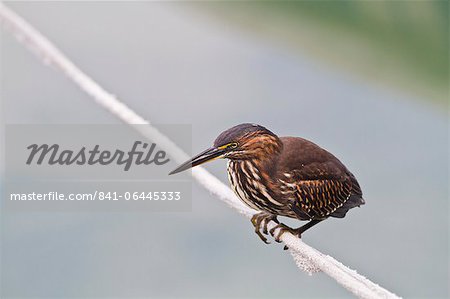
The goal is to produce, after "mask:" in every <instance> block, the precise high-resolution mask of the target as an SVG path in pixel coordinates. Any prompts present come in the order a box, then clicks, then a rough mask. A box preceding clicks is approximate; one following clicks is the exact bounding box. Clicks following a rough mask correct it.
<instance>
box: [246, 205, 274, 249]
mask: <svg viewBox="0 0 450 299" xmlns="http://www.w3.org/2000/svg"><path fill="white" fill-rule="evenodd" d="M271 220H273V221H275V222H276V223H279V222H278V219H277V216H275V215H273V214H270V213H267V212H260V213H257V214H255V215H253V216H252V219H251V221H252V224H253V226H254V227H255V233H256V234H257V235H258V236H259V238H260V239H261V240H262V241H263V242H264V243H266V244H270V242H268V241H267V238H266V237H264V236H263V234H262V233H261V223H262V232H263V233H264V234H266V235H267V224H268V223H269V222H270V221H271Z"/></svg>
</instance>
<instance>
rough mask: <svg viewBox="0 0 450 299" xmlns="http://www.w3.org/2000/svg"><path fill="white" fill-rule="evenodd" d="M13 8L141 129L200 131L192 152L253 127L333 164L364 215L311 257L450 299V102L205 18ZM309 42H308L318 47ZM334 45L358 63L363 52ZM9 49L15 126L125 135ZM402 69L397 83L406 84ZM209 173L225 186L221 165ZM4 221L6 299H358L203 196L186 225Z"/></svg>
mask: <svg viewBox="0 0 450 299" xmlns="http://www.w3.org/2000/svg"><path fill="white" fill-rule="evenodd" d="M8 5H10V7H12V8H14V9H16V11H17V12H18V13H19V14H21V15H22V16H24V17H25V18H26V19H27V20H28V21H29V22H30V23H31V24H33V25H35V26H36V27H37V28H38V29H39V30H41V31H42V32H43V33H44V34H45V35H46V36H48V38H50V40H52V41H54V42H55V44H56V45H57V46H59V47H60V48H61V49H62V50H63V51H64V52H65V53H66V54H67V55H68V56H69V57H70V58H71V59H73V61H74V62H75V63H76V64H77V65H78V66H79V67H80V68H81V69H82V70H84V71H86V72H87V74H89V75H90V76H92V77H93V78H94V79H95V80H96V81H97V82H99V83H100V84H101V85H102V86H104V87H105V88H106V89H107V90H109V91H111V92H113V93H115V94H117V96H119V97H120V98H121V99H123V100H124V101H125V102H126V103H127V105H129V106H130V107H131V108H133V109H135V110H136V111H137V112H138V113H140V114H141V115H143V116H144V117H145V118H146V119H149V120H150V121H151V122H154V123H167V124H177V123H185V124H192V129H193V143H192V150H193V151H194V152H198V151H200V150H203V149H204V148H206V147H208V146H209V145H210V144H211V143H212V141H213V140H214V138H215V137H216V135H218V133H220V132H221V131H222V130H224V129H226V128H228V127H230V126H233V125H235V124H238V123H242V122H255V123H260V124H262V125H264V126H266V127H268V128H269V129H271V130H272V131H273V132H275V133H277V134H279V135H282V136H288V135H292V136H302V137H305V138H308V139H311V140H313V141H314V142H316V143H318V144H319V145H321V146H323V147H325V148H326V149H328V150H330V151H331V152H333V153H334V154H335V155H336V156H338V157H339V158H340V159H341V160H342V161H343V162H344V163H345V164H346V165H347V166H348V167H349V169H350V170H351V171H352V172H353V173H354V174H355V175H356V176H357V177H358V179H359V181H360V183H361V186H362V188H363V191H364V194H365V198H366V203H367V204H366V205H365V206H364V207H362V208H361V209H355V210H352V211H350V212H349V214H348V215H347V217H346V218H345V219H343V220H339V219H330V220H327V221H326V222H324V223H322V224H320V225H318V226H317V227H315V228H314V229H311V231H308V233H306V234H305V235H304V240H305V242H307V243H308V244H310V245H312V246H314V247H316V248H318V249H319V250H321V251H322V252H324V253H327V254H330V255H332V256H334V257H335V258H337V259H338V260H340V261H342V262H343V263H344V264H346V265H348V266H350V267H352V268H354V269H357V270H358V271H359V272H360V273H362V274H364V275H366V276H367V277H368V278H370V279H372V280H373V281H375V282H377V283H380V284H381V285H382V286H384V287H386V288H387V289H389V290H392V291H394V292H396V293H398V294H399V295H401V296H405V297H419V298H445V297H447V296H448V252H449V245H448V244H449V243H448V241H449V239H448V232H449V222H448V213H449V209H448V116H447V112H448V111H447V103H448V94H446V93H443V94H440V96H439V95H437V96H436V94H435V93H433V95H434V97H435V98H434V99H433V100H430V99H429V98H427V97H426V96H425V95H426V94H427V93H426V92H423V93H420V92H417V93H415V92H414V90H415V88H416V87H417V86H412V84H411V88H404V85H403V86H402V87H401V88H394V87H392V86H390V85H389V84H385V83H386V82H385V81H386V80H384V81H383V80H381V79H380V80H379V81H378V80H377V79H376V80H373V78H372V80H370V79H366V77H365V76H364V75H360V74H361V73H358V72H356V71H355V72H352V71H349V70H348V69H345V70H344V69H343V68H340V67H339V65H338V66H336V64H332V63H328V62H327V60H326V59H325V58H324V59H321V58H320V55H318V56H314V55H309V54H308V53H309V52H308V51H306V50H305V51H302V50H299V49H301V47H300V48H298V47H289V46H286V45H285V44H283V43H282V42H276V41H274V40H273V39H269V38H267V39H266V38H264V36H263V35H260V34H254V32H253V31H252V30H246V29H243V28H244V27H245V26H244V25H238V24H234V23H233V24H232V25H231V24H230V21H229V19H228V18H227V17H219V16H217V14H215V13H214V12H213V11H214V10H211V11H209V8H206V9H203V8H202V7H199V5H198V3H197V4H195V5H194V4H192V5H188V4H183V5H181V4H179V3H159V2H152V3H146V2H135V3H121V2H114V3H113V2H111V3H98V2H97V3H88V2H85V3H68V2H66V3H54V2H53V3H52V2H43V3H31V2H28V3H26V2H23V3H19V2H16V3H9V4H8ZM200 6H201V5H200ZM224 14H225V13H224ZM250 14H251V13H250ZM265 17H267V15H266V16H265ZM240 26H243V27H240ZM250 27H251V26H250ZM245 28H246V27H245ZM262 28H264V27H262ZM247 29H248V28H247ZM315 30H316V28H314V26H312V25H311V28H309V29H308V28H305V27H302V30H300V31H299V32H300V33H299V34H304V35H305V39H306V38H307V37H308V38H309V39H310V40H311V39H312V40H314V39H315V38H316V39H320V35H319V34H318V33H317V31H315ZM325 31H326V30H325ZM293 32H294V33H295V32H296V31H295V30H294V31H293ZM308 32H309V33H310V35H309V36H307V33H308ZM447 33H448V32H447ZM315 34H317V36H316V35H315ZM311 36H312V37H311ZM341 38H342V40H341ZM335 39H336V40H337V41H336V43H337V44H341V43H345V45H346V46H347V47H348V48H349V49H353V50H354V51H355V53H357V52H358V51H364V46H363V45H364V41H360V40H357V41H353V42H354V43H349V40H348V39H346V36H345V35H344V34H343V35H342V36H336V37H335ZM367 39H370V36H368V37H367ZM1 41H2V47H1V50H2V53H1V55H2V56H1V60H2V61H1V62H2V67H1V80H2V81H1V83H2V110H3V111H2V117H3V122H5V123H46V124H59V123H71V124H73V123H75V124H76V123H80V124H85V123H87V124H91V123H117V122H118V121H117V120H116V119H115V118H114V117H113V116H112V115H111V114H109V113H108V112H106V111H104V110H102V109H100V108H99V107H98V106H97V105H96V104H95V103H94V102H93V101H91V99H90V98H89V97H88V96H86V95H85V94H84V93H83V92H81V91H80V90H79V89H77V88H76V87H74V85H73V84H72V83H71V82H70V81H68V80H67V79H66V78H65V77H63V76H61V74H60V73H58V72H55V71H54V70H53V69H51V68H48V67H44V66H43V65H42V64H41V63H40V62H39V61H38V60H36V58H35V57H34V56H32V55H30V53H29V52H28V51H27V50H25V49H24V48H23V47H22V46H21V45H20V44H18V43H17V42H16V40H15V39H14V38H12V37H11V36H10V35H9V34H7V33H6V32H5V31H3V32H2V40H1ZM305 48H306V47H305ZM310 50H311V49H310ZM320 50H321V51H322V52H325V53H326V52H330V53H331V52H333V51H334V48H333V45H331V44H330V45H329V46H328V47H323V48H320ZM312 51H314V49H313V50H312ZM386 52H389V49H388V48H386ZM374 60H375V61H376V62H378V63H379V65H380V66H381V65H385V64H389V65H390V67H391V68H393V70H394V71H395V70H397V69H396V66H395V64H394V66H392V64H393V62H392V61H389V60H386V61H385V60H382V59H381V58H379V57H374ZM340 65H346V63H345V61H340ZM373 65H375V64H374V61H372V62H371V63H368V67H369V68H370V67H371V66H373ZM380 68H381V67H380ZM397 71H398V73H395V74H394V75H393V76H394V77H398V78H399V81H402V82H403V80H400V79H402V78H403V77H405V78H406V77H408V76H410V74H407V73H408V71H407V72H405V71H404V70H403V69H401V68H400V67H399V68H398V70H397ZM416 71H417V70H416ZM373 72H374V73H378V72H379V69H378V68H377V69H374V71H373ZM417 72H419V71H417ZM411 73H414V71H411ZM375 77H377V76H375ZM447 79H448V77H447ZM405 82H409V81H407V80H405ZM403 84H405V83H404V82H403ZM430 86H431V87H430V89H433V85H432V84H430ZM422 90H423V89H422ZM433 90H434V89H433ZM436 98H437V100H436ZM187 150H190V149H187ZM206 167H207V168H208V169H209V170H210V171H211V172H212V173H214V174H215V175H217V176H218V177H219V178H220V179H221V180H223V181H226V172H225V162H224V161H215V162H214V163H211V164H210V165H208V166H206ZM1 221H2V234H3V236H2V255H3V257H7V259H3V260H2V275H3V277H2V280H3V283H2V288H3V289H2V294H3V296H2V297H8V296H10V295H14V296H16V297H27V296H34V297H42V298H47V297H59V298H61V297H69V296H70V297H98V296H106V297H133V296H134V297H152V298H154V297H163V298H166V297H170V298H173V297H192V298H199V297H205V298H216V297H217V298H230V297H237V298H248V297H255V298H261V297H268V298H269V297H270V298H284V297H287V298H292V297H304V298H328V297H347V296H349V294H348V293H347V292H346V291H345V290H344V289H342V288H341V287H340V286H338V285H337V284H336V283H335V282H334V281H333V280H331V279H330V278H328V277H327V276H325V275H323V274H317V275H314V276H312V277H310V276H308V275H306V274H305V273H302V272H300V271H299V270H298V269H297V267H296V266H295V264H294V263H293V261H292V258H291V257H290V255H289V254H288V253H286V252H283V251H282V247H280V246H279V245H274V244H272V245H270V246H267V245H264V244H263V243H262V242H261V241H260V240H259V239H258V237H257V236H256V235H255V234H254V233H253V229H252V226H251V224H250V222H249V221H248V220H246V219H244V218H243V217H241V216H240V215H238V214H236V213H235V212H234V211H232V210H230V209H229V208H228V207H226V206H225V205H224V204H223V203H222V202H220V201H219V200H218V199H217V198H215V197H213V196H211V195H210V194H209V193H208V192H207V191H205V190H204V189H202V188H201V187H199V186H198V185H196V184H194V186H193V211H192V212H191V213H73V214H71V213H2V215H1Z"/></svg>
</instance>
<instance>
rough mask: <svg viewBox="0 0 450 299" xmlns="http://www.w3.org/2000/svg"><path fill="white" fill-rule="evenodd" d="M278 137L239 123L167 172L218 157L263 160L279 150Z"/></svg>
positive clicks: (193, 165)
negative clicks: (198, 152)
mask: <svg viewBox="0 0 450 299" xmlns="http://www.w3.org/2000/svg"><path fill="white" fill-rule="evenodd" d="M281 148H282V143H281V141H280V139H279V138H278V137H277V135H275V134H274V133H272V132H271V131H269V130H267V129H266V128H264V127H263V126H260V125H255V124H240V125H237V126H234V127H232V128H230V129H228V130H226V131H224V132H222V133H221V134H220V135H219V136H218V137H217V138H216V140H215V141H214V145H213V146H212V147H210V148H208V149H207V150H205V151H203V152H201V153H200V154H198V155H196V156H195V157H193V158H192V159H189V160H188V161H186V162H185V163H183V164H182V165H180V166H179V167H178V168H176V169H175V170H173V171H172V172H171V173H169V174H174V173H178V172H181V171H184V170H186V169H189V168H191V167H195V166H197V165H200V164H203V163H206V162H208V161H212V160H215V159H220V158H227V159H231V160H245V159H259V160H265V159H267V158H270V157H271V156H272V155H275V154H277V153H279V152H280V151H281Z"/></svg>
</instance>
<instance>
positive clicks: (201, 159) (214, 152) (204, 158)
mask: <svg viewBox="0 0 450 299" xmlns="http://www.w3.org/2000/svg"><path fill="white" fill-rule="evenodd" d="M224 152H225V150H223V149H218V148H215V147H211V148H208V149H207V150H205V151H203V152H201V153H200V154H198V155H197V156H195V157H193V158H192V159H189V160H188V161H186V162H184V163H183V164H181V165H180V166H178V167H177V168H176V169H174V170H172V171H171V172H170V173H169V175H171V174H175V173H178V172H182V171H184V170H186V169H189V168H191V167H195V166H198V165H200V164H203V163H206V162H208V161H212V160H215V159H218V158H220V157H221V156H222V155H223V154H224Z"/></svg>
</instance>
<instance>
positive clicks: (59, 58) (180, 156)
mask: <svg viewBox="0 0 450 299" xmlns="http://www.w3.org/2000/svg"><path fill="white" fill-rule="evenodd" d="M0 21H1V24H2V25H3V26H4V27H5V28H6V29H8V30H9V31H10V32H11V33H12V34H14V35H15V36H16V38H17V40H18V41H19V42H20V43H22V44H23V45H24V46H26V47H27V48H28V49H30V50H31V51H32V52H33V53H34V54H36V55H37V56H38V58H39V59H40V60H42V61H43V62H44V63H45V64H46V65H51V66H53V67H54V68H56V69H57V70H59V71H61V72H63V73H64V74H65V75H66V76H67V77H68V78H69V79H70V80H71V81H73V82H74V83H75V84H76V85H77V86H78V87H79V88H81V90H83V91H84V92H86V93H87V94H88V95H89V96H90V97H91V98H92V99H93V100H94V101H95V102H97V104H99V105H100V106H102V107H103V108H105V109H106V110H108V111H109V112H111V113H112V114H113V115H115V116H117V117H118V118H119V119H120V120H122V121H123V122H124V123H127V124H129V125H134V124H141V125H142V124H144V125H146V126H133V127H134V128H135V129H137V130H138V131H139V132H140V133H141V134H142V135H143V136H145V137H146V138H149V139H150V140H153V141H155V142H157V143H158V145H159V146H160V147H161V148H163V149H164V150H165V151H167V152H168V153H169V154H170V155H171V156H172V157H173V158H174V159H175V160H176V161H177V162H184V161H185V160H187V159H188V158H189V157H188V155H187V154H186V153H184V152H183V150H181V149H180V148H179V147H178V146H177V145H176V144H175V143H174V142H172V141H171V140H170V139H169V138H167V137H166V136H165V135H163V134H162V133H161V132H159V131H158V130H157V129H156V128H154V127H153V126H151V125H150V122H148V121H147V120H145V119H144V118H142V117H141V116H139V115H138V114H136V113H135V112H134V111H133V110H131V109H130V108H128V107H127V106H126V105H125V104H123V103H122V102H121V101H119V100H118V99H117V98H116V97H115V96H114V95H113V94H110V93H108V92H107V91H106V90H104V89H103V88H102V87H101V86H99V85H98V84H97V83H96V82H95V81H94V80H92V79H91V78H90V77H88V76H87V75H86V74H84V73H83V72H82V71H81V70H80V69H79V68H78V67H77V66H76V65H74V64H73V63H72V62H71V61H70V60H69V59H68V58H67V57H66V56H65V55H64V54H63V53H61V51H59V50H58V49H57V48H56V47H55V46H54V45H53V44H52V43H51V42H50V41H49V40H48V39H47V38H45V37H44V36H43V35H42V34H40V33H39V32H38V31H37V30H36V29H34V28H33V27H32V26H31V25H30V24H28V23H27V22H26V21H25V20H24V19H22V18H21V17H20V16H18V15H17V14H16V13H15V12H13V11H12V10H11V9H9V8H8V7H6V6H5V5H4V4H3V3H1V2H0ZM192 175H193V177H194V178H195V179H196V180H197V181H198V182H199V183H200V184H201V185H203V187H205V188H206V189H207V190H209V191H210V192H211V193H212V194H214V195H216V196H217V197H219V198H220V199H221V200H222V201H224V202H225V203H227V204H228V205H229V206H230V207H232V208H233V209H235V210H236V211H238V212H239V213H241V214H243V215H245V216H246V217H247V218H251V217H252V215H254V214H255V213H256V211H255V210H253V209H250V208H249V207H247V206H246V205H244V204H243V203H242V202H241V201H240V200H239V199H238V198H237V197H236V196H235V195H234V193H233V192H232V191H231V189H230V188H229V187H227V186H226V185H225V184H223V183H222V182H221V181H220V180H219V179H217V178H216V177H215V176H213V175H212V174H210V173H209V172H208V171H206V170H205V169H203V168H200V167H196V168H194V169H193V171H192ZM274 226H275V223H274V222H273V221H272V222H270V223H269V225H268V227H269V228H272V227H274ZM281 240H282V241H283V242H284V243H285V244H286V245H287V246H289V251H290V253H291V255H292V256H293V258H294V260H295V262H296V264H297V266H298V267H299V268H301V269H302V270H304V271H306V272H308V273H310V274H312V273H314V272H319V271H322V272H324V273H326V274H327V275H329V276H330V277H332V278H333V279H335V280H336V282H337V283H339V284H340V285H342V286H343V287H344V288H346V289H347V290H349V291H350V292H352V293H353V294H355V295H356V296H358V297H359V298H399V297H398V296H396V295H395V294H393V293H391V292H389V291H387V290H386V289H384V288H382V287H380V286H379V285H377V284H375V283H373V282H371V281H370V280H368V279H367V278H365V277H363V276H361V275H359V274H358V273H356V271H354V270H351V269H349V268H348V267H346V266H344V265H343V264H341V263H340V262H338V261H337V260H335V259H334V258H332V257H331V256H328V255H324V254H322V253H320V252H319V251H317V250H316V249H314V248H312V247H310V246H308V245H306V244H305V243H304V242H303V241H301V240H300V239H299V238H298V237H296V236H294V235H292V234H290V233H284V234H283V235H282V237H281Z"/></svg>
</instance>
